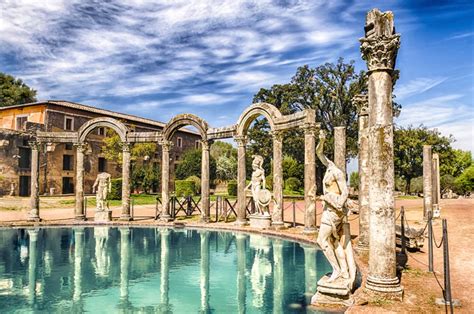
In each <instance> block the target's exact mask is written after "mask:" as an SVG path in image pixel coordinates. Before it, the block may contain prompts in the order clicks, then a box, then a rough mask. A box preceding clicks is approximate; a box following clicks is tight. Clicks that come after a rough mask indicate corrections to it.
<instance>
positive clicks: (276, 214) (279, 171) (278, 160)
mask: <svg viewBox="0 0 474 314" xmlns="http://www.w3.org/2000/svg"><path fill="white" fill-rule="evenodd" d="M272 137H273V198H274V199H275V203H274V204H273V212H272V226H273V227H275V228H282V227H283V226H284V225H283V166H282V162H283V132H281V131H276V132H272Z"/></svg>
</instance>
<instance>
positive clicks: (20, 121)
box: [16, 116, 28, 130]
mask: <svg viewBox="0 0 474 314" xmlns="http://www.w3.org/2000/svg"><path fill="white" fill-rule="evenodd" d="M26 121H28V116H17V117H16V129H17V130H21V129H23V124H25V122H26Z"/></svg>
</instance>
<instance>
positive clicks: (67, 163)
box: [63, 155, 72, 170]
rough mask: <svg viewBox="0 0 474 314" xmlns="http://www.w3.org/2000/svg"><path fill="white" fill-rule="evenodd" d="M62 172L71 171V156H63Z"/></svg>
mask: <svg viewBox="0 0 474 314" xmlns="http://www.w3.org/2000/svg"><path fill="white" fill-rule="evenodd" d="M63 170H72V155H63Z"/></svg>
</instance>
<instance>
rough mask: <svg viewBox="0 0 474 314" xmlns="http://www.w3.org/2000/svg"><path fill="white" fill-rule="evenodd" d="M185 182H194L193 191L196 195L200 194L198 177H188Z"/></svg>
mask: <svg viewBox="0 0 474 314" xmlns="http://www.w3.org/2000/svg"><path fill="white" fill-rule="evenodd" d="M186 181H193V182H194V191H196V193H197V194H201V179H199V177H198V176H190V177H187V178H186Z"/></svg>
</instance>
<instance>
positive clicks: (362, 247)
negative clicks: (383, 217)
mask: <svg viewBox="0 0 474 314" xmlns="http://www.w3.org/2000/svg"><path fill="white" fill-rule="evenodd" d="M352 101H353V102H354V103H355V105H356V107H357V111H358V115H359V141H358V148H359V156H358V157H359V158H358V159H359V240H358V244H357V250H359V251H368V250H369V217H370V215H369V182H368V181H369V103H368V97H367V95H362V94H359V95H356V96H355V97H354V98H353V99H352Z"/></svg>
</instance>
